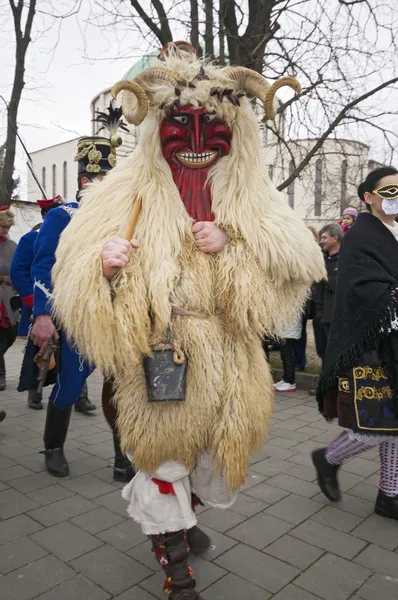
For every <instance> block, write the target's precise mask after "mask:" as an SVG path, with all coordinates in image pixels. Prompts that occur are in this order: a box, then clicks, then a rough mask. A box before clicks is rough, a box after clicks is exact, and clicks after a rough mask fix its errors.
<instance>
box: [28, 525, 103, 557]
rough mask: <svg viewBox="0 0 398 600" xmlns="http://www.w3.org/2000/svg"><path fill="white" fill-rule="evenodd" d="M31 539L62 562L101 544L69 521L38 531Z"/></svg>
mask: <svg viewBox="0 0 398 600" xmlns="http://www.w3.org/2000/svg"><path fill="white" fill-rule="evenodd" d="M31 539H32V540H33V541H35V542H36V543H37V544H40V546H43V548H46V550H48V551H49V552H51V554H54V555H55V556H56V557H57V558H59V559H60V560H63V561H64V562H69V561H71V560H73V559H74V558H77V557H78V556H80V555H81V554H86V552H90V551H91V550H94V549H95V548H98V547H99V546H102V542H101V541H100V540H98V539H97V538H96V537H94V536H92V535H90V534H89V533H86V532H85V531H83V530H82V529H80V527H77V526H76V525H73V523H69V522H62V523H58V524H57V525H53V526H52V527H48V528H47V529H43V530H42V531H38V532H37V533H35V534H33V535H32V536H31Z"/></svg>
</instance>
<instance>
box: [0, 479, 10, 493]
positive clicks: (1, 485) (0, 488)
mask: <svg viewBox="0 0 398 600" xmlns="http://www.w3.org/2000/svg"><path fill="white" fill-rule="evenodd" d="M9 487H10V486H9V485H7V484H6V483H2V482H1V481H0V492H2V491H4V490H8V489H9Z"/></svg>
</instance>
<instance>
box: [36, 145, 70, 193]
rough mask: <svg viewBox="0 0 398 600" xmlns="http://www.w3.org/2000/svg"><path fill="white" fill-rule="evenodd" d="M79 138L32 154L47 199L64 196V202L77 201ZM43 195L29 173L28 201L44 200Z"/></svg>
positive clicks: (37, 175)
mask: <svg viewBox="0 0 398 600" xmlns="http://www.w3.org/2000/svg"><path fill="white" fill-rule="evenodd" d="M78 139H79V138H73V139H72V140H68V141H67V142H62V143H60V144H55V146H49V147H48V148H42V149H41V150H37V151H36V152H32V153H31V157H32V161H33V168H34V171H35V174H36V177H37V178H38V179H39V181H40V184H41V186H42V187H43V189H44V191H45V192H46V196H47V198H54V196H58V195H59V196H62V198H63V199H64V202H71V201H72V200H74V199H75V196H76V190H77V163H76V162H75V161H74V158H75V156H76V145H77V140H78ZM42 196H43V195H42V193H41V191H40V189H39V187H38V185H37V183H36V182H35V180H34V179H33V176H32V174H31V172H30V171H29V172H28V200H29V201H30V202H36V200H39V199H42Z"/></svg>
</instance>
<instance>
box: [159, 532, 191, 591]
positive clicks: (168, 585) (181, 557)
mask: <svg viewBox="0 0 398 600" xmlns="http://www.w3.org/2000/svg"><path fill="white" fill-rule="evenodd" d="M150 539H151V540H152V550H153V551H154V552H155V556H156V560H157V561H158V563H159V564H160V566H161V567H162V569H163V571H164V572H165V574H166V581H165V584H164V591H165V592H166V594H169V596H170V598H171V599H172V600H200V598H199V596H198V594H197V592H196V591H195V577H194V574H193V571H192V569H191V568H190V567H189V566H188V552H189V548H188V544H187V539H186V532H185V531H183V530H181V531H177V532H175V533H166V534H164V535H151V536H150Z"/></svg>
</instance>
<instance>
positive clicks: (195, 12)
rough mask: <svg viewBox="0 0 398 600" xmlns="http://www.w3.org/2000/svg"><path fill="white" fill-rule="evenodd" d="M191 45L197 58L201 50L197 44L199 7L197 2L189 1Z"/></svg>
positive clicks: (195, 0) (196, 0)
mask: <svg viewBox="0 0 398 600" xmlns="http://www.w3.org/2000/svg"><path fill="white" fill-rule="evenodd" d="M191 44H192V46H193V47H194V48H195V50H196V52H197V53H198V55H199V56H201V54H202V49H201V47H200V44H199V7H198V0H191Z"/></svg>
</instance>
